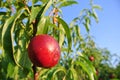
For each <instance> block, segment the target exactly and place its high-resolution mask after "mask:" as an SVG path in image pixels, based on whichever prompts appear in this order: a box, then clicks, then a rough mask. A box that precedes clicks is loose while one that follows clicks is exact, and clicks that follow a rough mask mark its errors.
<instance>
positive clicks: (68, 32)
mask: <svg viewBox="0 0 120 80" xmlns="http://www.w3.org/2000/svg"><path fill="white" fill-rule="evenodd" d="M57 19H58V22H59V23H60V24H62V27H63V28H64V30H65V33H66V36H67V41H68V49H71V46H72V39H71V34H70V28H69V26H68V25H67V23H66V22H65V21H64V20H63V19H61V18H59V17H58V18H57Z"/></svg>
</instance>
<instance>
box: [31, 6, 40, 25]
mask: <svg viewBox="0 0 120 80" xmlns="http://www.w3.org/2000/svg"><path fill="white" fill-rule="evenodd" d="M40 10H41V7H40V6H37V7H34V6H33V7H32V10H31V14H30V21H29V23H32V21H34V20H35V18H36V16H37V15H38V14H39V11H40Z"/></svg>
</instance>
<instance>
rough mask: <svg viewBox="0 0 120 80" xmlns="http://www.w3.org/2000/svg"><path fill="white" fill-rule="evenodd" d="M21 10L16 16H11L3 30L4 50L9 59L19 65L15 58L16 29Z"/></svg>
mask: <svg viewBox="0 0 120 80" xmlns="http://www.w3.org/2000/svg"><path fill="white" fill-rule="evenodd" d="M21 14H22V13H21V10H19V11H18V12H17V13H16V14H15V15H14V16H11V17H10V18H9V19H8V20H7V21H6V23H5V24H4V25H3V30H2V44H3V49H4V51H5V53H6V54H8V55H9V57H10V58H11V59H12V60H13V61H14V62H15V63H16V64H17V65H19V64H18V63H17V62H16V60H15V57H14V54H13V53H14V38H13V36H14V34H13V31H14V28H15V24H16V21H17V19H18V18H19V17H20V16H21Z"/></svg>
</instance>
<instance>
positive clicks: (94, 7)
mask: <svg viewBox="0 0 120 80" xmlns="http://www.w3.org/2000/svg"><path fill="white" fill-rule="evenodd" d="M92 8H93V9H99V10H102V7H101V6H99V5H93V6H92Z"/></svg>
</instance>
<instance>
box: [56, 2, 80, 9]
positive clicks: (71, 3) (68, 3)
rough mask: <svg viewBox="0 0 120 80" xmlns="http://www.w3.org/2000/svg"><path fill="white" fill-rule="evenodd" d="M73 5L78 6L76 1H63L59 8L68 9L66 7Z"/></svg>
mask: <svg viewBox="0 0 120 80" xmlns="http://www.w3.org/2000/svg"><path fill="white" fill-rule="evenodd" d="M73 4H78V3H77V2H76V1H63V2H62V3H61V4H60V5H59V6H58V7H59V8H61V7H66V6H70V5H73Z"/></svg>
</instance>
